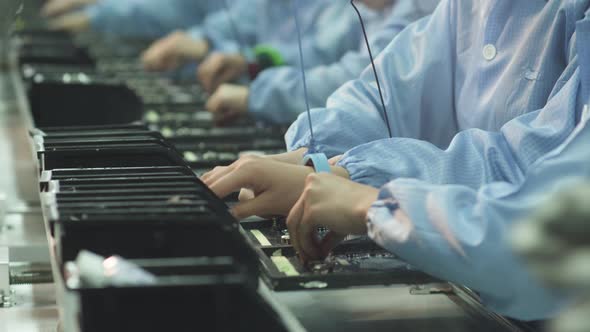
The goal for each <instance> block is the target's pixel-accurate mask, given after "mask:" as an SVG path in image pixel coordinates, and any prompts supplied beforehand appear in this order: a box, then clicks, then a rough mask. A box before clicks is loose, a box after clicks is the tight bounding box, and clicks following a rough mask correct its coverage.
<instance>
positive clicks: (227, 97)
mask: <svg viewBox="0 0 590 332" xmlns="http://www.w3.org/2000/svg"><path fill="white" fill-rule="evenodd" d="M249 93H250V90H249V89H248V87H245V86H240V85H233V84H223V85H222V86H220V87H219V89H217V91H215V93H214V94H213V95H212V96H211V97H209V100H208V101H207V104H206V105H205V107H206V108H207V110H208V111H209V112H211V113H213V121H214V122H215V123H216V124H218V125H223V124H227V123H229V122H231V121H233V120H235V119H237V118H239V117H241V116H243V115H245V114H246V113H247V112H248V95H249Z"/></svg>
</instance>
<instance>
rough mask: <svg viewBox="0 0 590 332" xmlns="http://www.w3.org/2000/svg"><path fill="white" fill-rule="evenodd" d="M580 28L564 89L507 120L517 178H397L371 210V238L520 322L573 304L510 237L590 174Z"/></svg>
mask: <svg viewBox="0 0 590 332" xmlns="http://www.w3.org/2000/svg"><path fill="white" fill-rule="evenodd" d="M576 25H577V29H576V31H577V38H578V39H577V55H576V57H575V58H574V59H573V60H572V61H571V62H570V65H569V66H568V68H566V70H565V72H564V75H563V80H565V83H564V85H563V86H562V87H561V88H558V89H556V90H555V92H554V93H552V96H551V97H550V100H549V101H548V103H547V105H546V106H545V107H544V109H543V110H540V111H538V112H533V114H526V115H523V116H521V117H519V118H516V119H514V120H512V121H510V122H509V123H507V126H509V127H510V133H511V134H510V135H508V132H507V131H506V130H504V129H503V130H502V136H498V137H504V138H506V137H509V138H508V139H506V140H505V143H506V146H507V147H508V148H509V151H512V153H513V155H512V157H511V159H512V160H513V162H514V167H515V168H518V169H519V172H520V173H521V174H522V175H521V176H520V177H519V178H518V179H511V180H508V179H506V180H502V179H496V180H495V181H492V182H489V183H487V184H484V185H481V186H478V187H476V186H473V183H471V185H470V183H469V181H467V184H461V183H450V184H445V183H444V182H446V181H448V180H449V179H448V178H446V179H442V180H436V179H432V178H430V179H426V180H425V179H420V178H414V179H411V178H397V179H395V180H393V181H391V182H389V183H387V184H386V185H385V186H384V187H382V189H381V192H380V196H379V200H378V201H377V202H376V203H375V204H374V206H373V207H372V208H371V209H370V210H369V223H368V230H369V235H370V236H371V238H373V239H374V240H375V241H376V242H377V243H379V244H380V245H381V246H383V247H385V248H387V249H388V250H390V251H392V252H394V253H396V254H397V255H399V256H400V257H402V258H403V259H405V260H407V261H408V262H410V263H412V264H413V265H415V266H416V267H418V268H420V269H422V270H423V271H425V272H428V273H430V274H432V275H434V276H437V277H439V278H442V279H445V280H448V281H451V282H454V283H457V284H461V285H464V286H468V287H470V288H472V289H474V290H476V291H477V292H478V293H479V294H480V296H481V299H482V301H483V303H484V304H485V305H486V306H487V307H488V308H490V309H492V310H494V311H496V312H498V313H500V314H503V315H507V316H510V317H514V318H517V319H521V320H538V319H548V318H552V317H553V316H554V315H555V314H556V313H558V311H559V309H561V308H562V307H563V305H564V304H566V302H567V300H566V299H565V298H564V296H563V294H556V293H555V292H553V291H551V290H549V289H547V288H546V287H544V286H543V285H542V284H540V283H539V282H538V280H536V279H535V278H534V277H533V276H532V275H531V274H530V273H529V271H528V270H527V269H526V268H525V264H523V262H521V261H520V259H519V258H518V257H516V256H515V254H514V253H513V251H512V250H511V249H510V243H509V238H510V236H509V235H510V229H511V227H512V226H513V225H514V224H515V223H516V222H518V221H519V220H523V219H524V218H527V217H528V216H529V215H530V214H532V213H533V212H534V211H535V209H536V208H537V207H539V206H540V204H543V202H545V201H546V200H548V199H550V198H551V197H552V196H553V195H555V194H556V193H557V192H559V191H561V190H563V189H564V188H569V187H571V185H573V184H576V183H579V182H580V181H582V180H584V179H587V178H588V176H590V163H588V160H590V128H589V127H588V120H589V119H590V108H589V107H588V105H589V103H590V57H589V55H590V45H589V44H588V43H587V41H588V38H587V37H588V36H589V35H590V21H589V20H587V19H586V20H584V21H581V22H578V23H577V24H576ZM578 60H579V62H578ZM563 80H560V81H563ZM558 118H562V119H558ZM532 129H534V130H532ZM472 136H474V139H475V138H477V137H476V136H475V135H472ZM482 137H483V138H486V136H485V135H483V136H482ZM519 140H522V144H516V142H518V141H519ZM472 142H474V143H475V144H480V145H481V143H478V142H477V139H475V140H473V141H472ZM515 147H516V148H515ZM483 151H488V150H486V149H483ZM490 156H492V157H493V158H491V160H492V161H493V160H496V157H495V155H494V154H492V155H490ZM434 158H435V159H436V158H437V157H434ZM492 163H493V162H492ZM435 164H436V161H435ZM461 170H462V171H468V170H466V169H465V168H461ZM425 178H428V177H425Z"/></svg>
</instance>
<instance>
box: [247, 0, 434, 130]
mask: <svg viewBox="0 0 590 332" xmlns="http://www.w3.org/2000/svg"><path fill="white" fill-rule="evenodd" d="M418 2H419V1H418ZM418 2H416V1H413V0H402V1H397V2H396V4H395V5H394V6H393V8H392V9H391V10H390V11H389V15H369V19H367V20H366V22H365V24H366V26H367V27H368V29H367V33H368V36H369V38H371V40H370V44H371V48H372V51H373V52H374V54H379V53H380V52H381V51H382V50H383V49H384V48H385V47H386V46H387V44H389V42H390V41H391V40H392V39H393V38H394V37H395V36H396V35H397V34H398V33H399V32H400V31H402V30H403V29H404V28H405V27H406V26H407V25H408V24H410V23H412V22H413V21H415V20H417V19H419V18H422V17H424V16H426V15H429V14H430V13H432V10H434V7H435V4H433V3H432V2H431V3H430V4H429V5H426V6H425V5H422V6H420V5H418V4H417V3H418ZM369 63H370V59H369V54H368V52H367V50H366V46H365V44H364V42H362V43H361V46H360V48H359V49H357V50H353V51H349V52H347V53H346V54H345V55H344V56H343V57H342V58H341V59H340V60H339V61H337V62H334V63H331V64H327V65H320V66H317V67H314V68H311V69H307V70H306V76H307V85H308V96H309V103H310V107H312V108H315V107H321V106H322V105H325V102H326V99H327V98H328V97H329V96H330V95H331V94H332V93H333V92H334V91H336V90H337V89H338V88H339V87H340V86H342V85H343V84H344V83H346V82H347V81H349V80H351V79H354V78H357V77H358V76H359V75H360V74H361V72H362V71H363V69H364V68H365V67H366V66H367V64H369ZM303 90H304V89H303V81H302V80H301V72H300V69H299V67H297V66H282V67H277V68H273V69H269V70H265V71H263V72H262V73H261V74H260V75H259V76H258V77H257V78H256V79H255V80H254V81H253V82H252V84H251V86H250V95H249V100H248V104H249V105H248V110H249V112H250V113H251V114H252V115H253V116H254V117H256V118H257V119H260V120H264V121H270V122H273V123H279V124H288V123H292V122H293V121H294V120H295V119H296V118H297V116H298V115H299V113H301V112H303V111H305V107H306V106H305V101H304V98H303V95H304V91H303ZM293 96H295V98H294V97H293ZM298 96H300V97H298Z"/></svg>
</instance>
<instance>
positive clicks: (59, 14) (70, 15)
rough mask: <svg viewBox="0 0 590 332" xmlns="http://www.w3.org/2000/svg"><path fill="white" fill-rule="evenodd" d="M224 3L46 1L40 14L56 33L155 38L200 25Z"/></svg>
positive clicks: (186, 0)
mask: <svg viewBox="0 0 590 332" xmlns="http://www.w3.org/2000/svg"><path fill="white" fill-rule="evenodd" d="M224 1H227V3H228V4H231V3H233V2H234V1H235V0H224ZM224 1H219V0H166V1H162V0H50V1H48V2H47V4H46V5H45V6H44V8H43V12H42V13H43V15H44V16H46V17H48V18H49V20H50V21H49V24H50V26H51V27H52V28H54V29H57V30H68V31H72V32H80V31H84V30H87V29H92V30H93V31H96V32H99V33H103V34H107V35H116V36H123V37H145V38H158V37H162V36H164V35H166V34H168V33H169V32H170V31H173V30H175V29H186V28H188V27H190V26H193V25H195V24H200V23H201V22H202V21H203V19H204V18H205V17H206V16H207V15H208V14H210V13H213V12H216V11H218V10H220V9H222V8H224Z"/></svg>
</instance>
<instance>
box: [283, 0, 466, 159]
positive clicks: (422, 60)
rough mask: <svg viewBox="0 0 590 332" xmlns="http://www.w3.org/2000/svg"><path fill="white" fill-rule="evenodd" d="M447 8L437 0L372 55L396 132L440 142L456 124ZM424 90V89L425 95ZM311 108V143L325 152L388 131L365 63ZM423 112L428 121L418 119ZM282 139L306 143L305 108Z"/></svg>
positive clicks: (331, 152) (442, 143)
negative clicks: (431, 9)
mask: <svg viewBox="0 0 590 332" xmlns="http://www.w3.org/2000/svg"><path fill="white" fill-rule="evenodd" d="M452 10H453V8H452V6H451V3H450V2H449V1H448V0H444V1H442V2H441V3H440V5H439V6H438V7H437V8H436V10H435V11H434V13H433V14H432V16H431V17H430V18H424V19H421V20H419V21H417V22H415V23H413V24H411V25H409V26H408V27H407V28H406V29H405V30H404V31H402V32H401V33H399V34H398V35H397V37H396V38H395V39H393V41H392V42H391V43H390V44H389V45H388V46H387V47H386V48H385V50H384V51H383V52H381V54H380V55H379V57H377V59H376V61H375V62H376V67H377V72H378V75H379V78H380V82H381V85H382V88H383V93H384V100H385V104H386V108H387V112H388V113H387V114H388V116H389V123H390V124H391V127H392V131H393V135H394V136H396V137H411V138H419V139H424V140H428V141H430V142H433V143H435V145H437V146H441V147H444V146H446V145H448V143H449V142H450V140H451V138H452V137H453V135H454V134H455V132H456V130H457V129H456V128H457V125H456V120H455V115H454V105H453V102H452V100H453V87H452V85H451V84H449V82H451V81H452V77H453V73H454V66H455V63H454V54H455V47H454V43H455V39H454V34H453V31H454V28H453V26H452V25H453V22H452V21H451V18H452V17H454V15H453V13H452ZM434 50H436V51H434ZM392 73H395V74H392ZM424 91H428V96H425V95H424V93H423V92H424ZM405 105H412V107H407V106H405ZM311 113H312V120H313V126H314V134H315V135H316V137H315V144H314V148H315V149H316V150H317V151H319V152H323V153H325V154H327V155H328V156H334V155H339V154H342V153H344V152H345V151H347V150H349V149H351V148H353V147H355V146H358V145H361V144H364V143H367V142H371V141H374V140H379V139H382V138H385V137H387V136H388V131H387V127H386V125H385V120H384V115H383V112H382V107H381V103H380V99H379V91H378V89H377V86H376V82H375V78H374V75H373V71H372V69H371V68H370V67H368V68H366V69H365V70H364V71H363V73H362V74H361V76H360V78H359V79H357V80H354V81H351V82H348V83H346V84H345V85H344V86H342V87H341V88H340V89H338V90H337V91H336V92H335V93H334V94H333V95H331V96H330V98H328V101H327V105H326V108H321V109H314V110H312V112H311ZM425 118H428V119H430V121H422V120H423V119H425ZM336 124H337V125H336ZM285 140H286V143H287V147H288V149H289V150H296V149H298V148H301V147H309V145H310V140H311V137H310V131H309V125H308V121H307V115H306V114H301V115H300V116H299V117H298V119H297V121H296V122H295V123H294V124H293V125H292V126H291V127H290V128H289V131H288V132H287V134H286V136H285Z"/></svg>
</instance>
